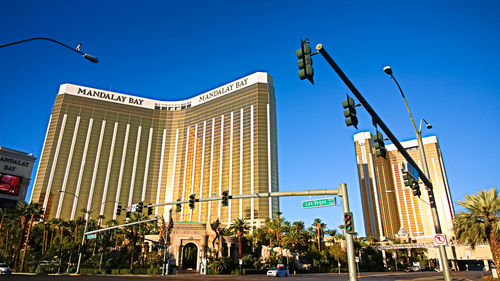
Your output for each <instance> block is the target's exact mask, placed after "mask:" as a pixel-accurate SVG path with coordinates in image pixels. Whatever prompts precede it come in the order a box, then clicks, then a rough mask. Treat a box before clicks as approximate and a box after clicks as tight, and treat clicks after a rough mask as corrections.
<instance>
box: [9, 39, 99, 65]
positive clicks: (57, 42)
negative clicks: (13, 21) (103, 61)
mask: <svg viewBox="0 0 500 281" xmlns="http://www.w3.org/2000/svg"><path fill="white" fill-rule="evenodd" d="M33 40H47V41H50V42H54V43H56V44H59V45H61V46H63V47H66V48H68V49H70V50H72V51H74V52H77V53H79V54H81V55H83V57H84V58H86V59H87V60H89V61H91V62H93V63H97V62H99V60H98V59H97V58H96V57H94V56H93V55H90V54H87V53H84V52H82V51H80V48H81V46H82V45H81V44H78V46H77V47H76V48H75V49H73V48H71V47H70V46H68V45H66V44H64V43H61V42H59V41H56V40H54V39H50V38H45V37H35V38H29V39H24V40H21V41H16V42H12V43H8V44H4V45H0V48H3V47H8V46H12V45H16V44H20V43H24V42H28V41H33Z"/></svg>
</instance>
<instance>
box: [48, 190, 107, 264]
mask: <svg viewBox="0 0 500 281" xmlns="http://www.w3.org/2000/svg"><path fill="white" fill-rule="evenodd" d="M57 192H62V193H68V194H71V195H73V196H74V197H76V199H78V202H80V204H82V206H83V207H84V208H83V209H82V212H84V213H85V227H84V228H83V235H82V243H81V244H80V245H81V246H80V251H79V253H78V263H77V265H76V271H75V274H78V273H79V272H80V263H81V261H82V255H83V251H82V249H83V245H85V233H86V232H87V227H88V225H89V218H90V214H91V213H92V212H94V211H95V210H97V209H98V208H100V207H101V206H102V205H104V204H106V203H109V202H115V201H106V202H103V203H101V204H100V205H99V206H97V207H96V208H94V209H93V210H88V209H87V208H85V205H83V203H82V201H81V200H80V198H79V197H78V195H76V194H74V193H72V192H69V191H65V190H61V189H59V190H57ZM115 203H116V202H115Z"/></svg>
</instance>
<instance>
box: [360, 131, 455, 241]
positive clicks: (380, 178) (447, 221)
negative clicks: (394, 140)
mask: <svg viewBox="0 0 500 281" xmlns="http://www.w3.org/2000/svg"><path fill="white" fill-rule="evenodd" d="M354 143H355V148H356V159H357V164H358V165H357V166H358V175H359V183H360V191H361V197H362V203H363V213H364V220H365V230H366V235H367V236H373V237H375V238H377V239H381V240H383V239H384V238H385V237H389V238H395V234H396V233H397V232H398V231H399V229H401V228H403V229H404V230H406V232H407V233H408V234H409V236H410V237H412V238H415V239H417V240H420V241H432V238H433V235H434V234H435V231H434V223H433V220H432V215H431V210H430V206H429V203H428V202H429V198H428V195H427V192H426V191H425V188H424V185H423V184H422V183H420V189H421V191H422V195H421V196H420V198H419V197H416V196H413V194H412V190H411V189H410V188H409V187H406V186H405V185H404V182H403V175H402V172H401V169H402V168H403V167H402V163H404V162H406V161H405V160H404V158H403V157H402V156H401V155H400V154H399V152H398V151H397V149H396V147H395V146H394V145H388V146H387V147H386V148H387V156H386V157H385V159H384V158H381V157H377V156H375V153H374V149H373V146H372V142H371V138H370V133H367V132H365V133H358V134H356V135H355V136H354ZM423 143H424V147H425V153H426V158H427V165H428V167H429V170H430V173H431V174H430V180H431V181H432V183H433V187H434V195H435V198H436V206H437V208H438V214H439V219H440V223H441V229H442V231H443V233H444V234H446V235H448V234H449V235H453V225H452V217H453V214H454V210H453V204H452V200H451V194H450V190H449V186H448V181H447V178H446V171H445V169H444V163H443V157H442V155H441V150H440V148H439V143H438V141H437V138H436V137H427V138H423ZM402 145H403V147H405V149H406V150H407V151H408V153H409V154H410V156H411V157H412V158H413V159H414V160H415V161H416V162H417V164H418V165H419V167H420V169H423V168H422V167H421V163H422V160H421V158H420V151H419V149H418V146H417V141H416V140H412V141H407V142H403V143H402Z"/></svg>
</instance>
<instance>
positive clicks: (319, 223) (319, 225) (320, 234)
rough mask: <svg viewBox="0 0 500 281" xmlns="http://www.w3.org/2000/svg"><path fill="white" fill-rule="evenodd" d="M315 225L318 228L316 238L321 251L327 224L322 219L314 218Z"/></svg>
mask: <svg viewBox="0 0 500 281" xmlns="http://www.w3.org/2000/svg"><path fill="white" fill-rule="evenodd" d="M312 225H313V227H314V228H315V230H316V239H317V241H318V251H321V241H322V240H323V239H322V238H323V234H324V231H325V228H326V224H324V223H323V222H322V221H321V219H314V222H313V224H312Z"/></svg>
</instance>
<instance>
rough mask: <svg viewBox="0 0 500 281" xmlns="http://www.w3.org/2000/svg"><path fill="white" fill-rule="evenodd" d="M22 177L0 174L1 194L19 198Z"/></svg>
mask: <svg viewBox="0 0 500 281" xmlns="http://www.w3.org/2000/svg"><path fill="white" fill-rule="evenodd" d="M22 179H23V178H22V177H18V176H13V175H7V174H2V173H0V193H1V194H8V195H12V196H18V195H19V190H20V189H21V181H22Z"/></svg>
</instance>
